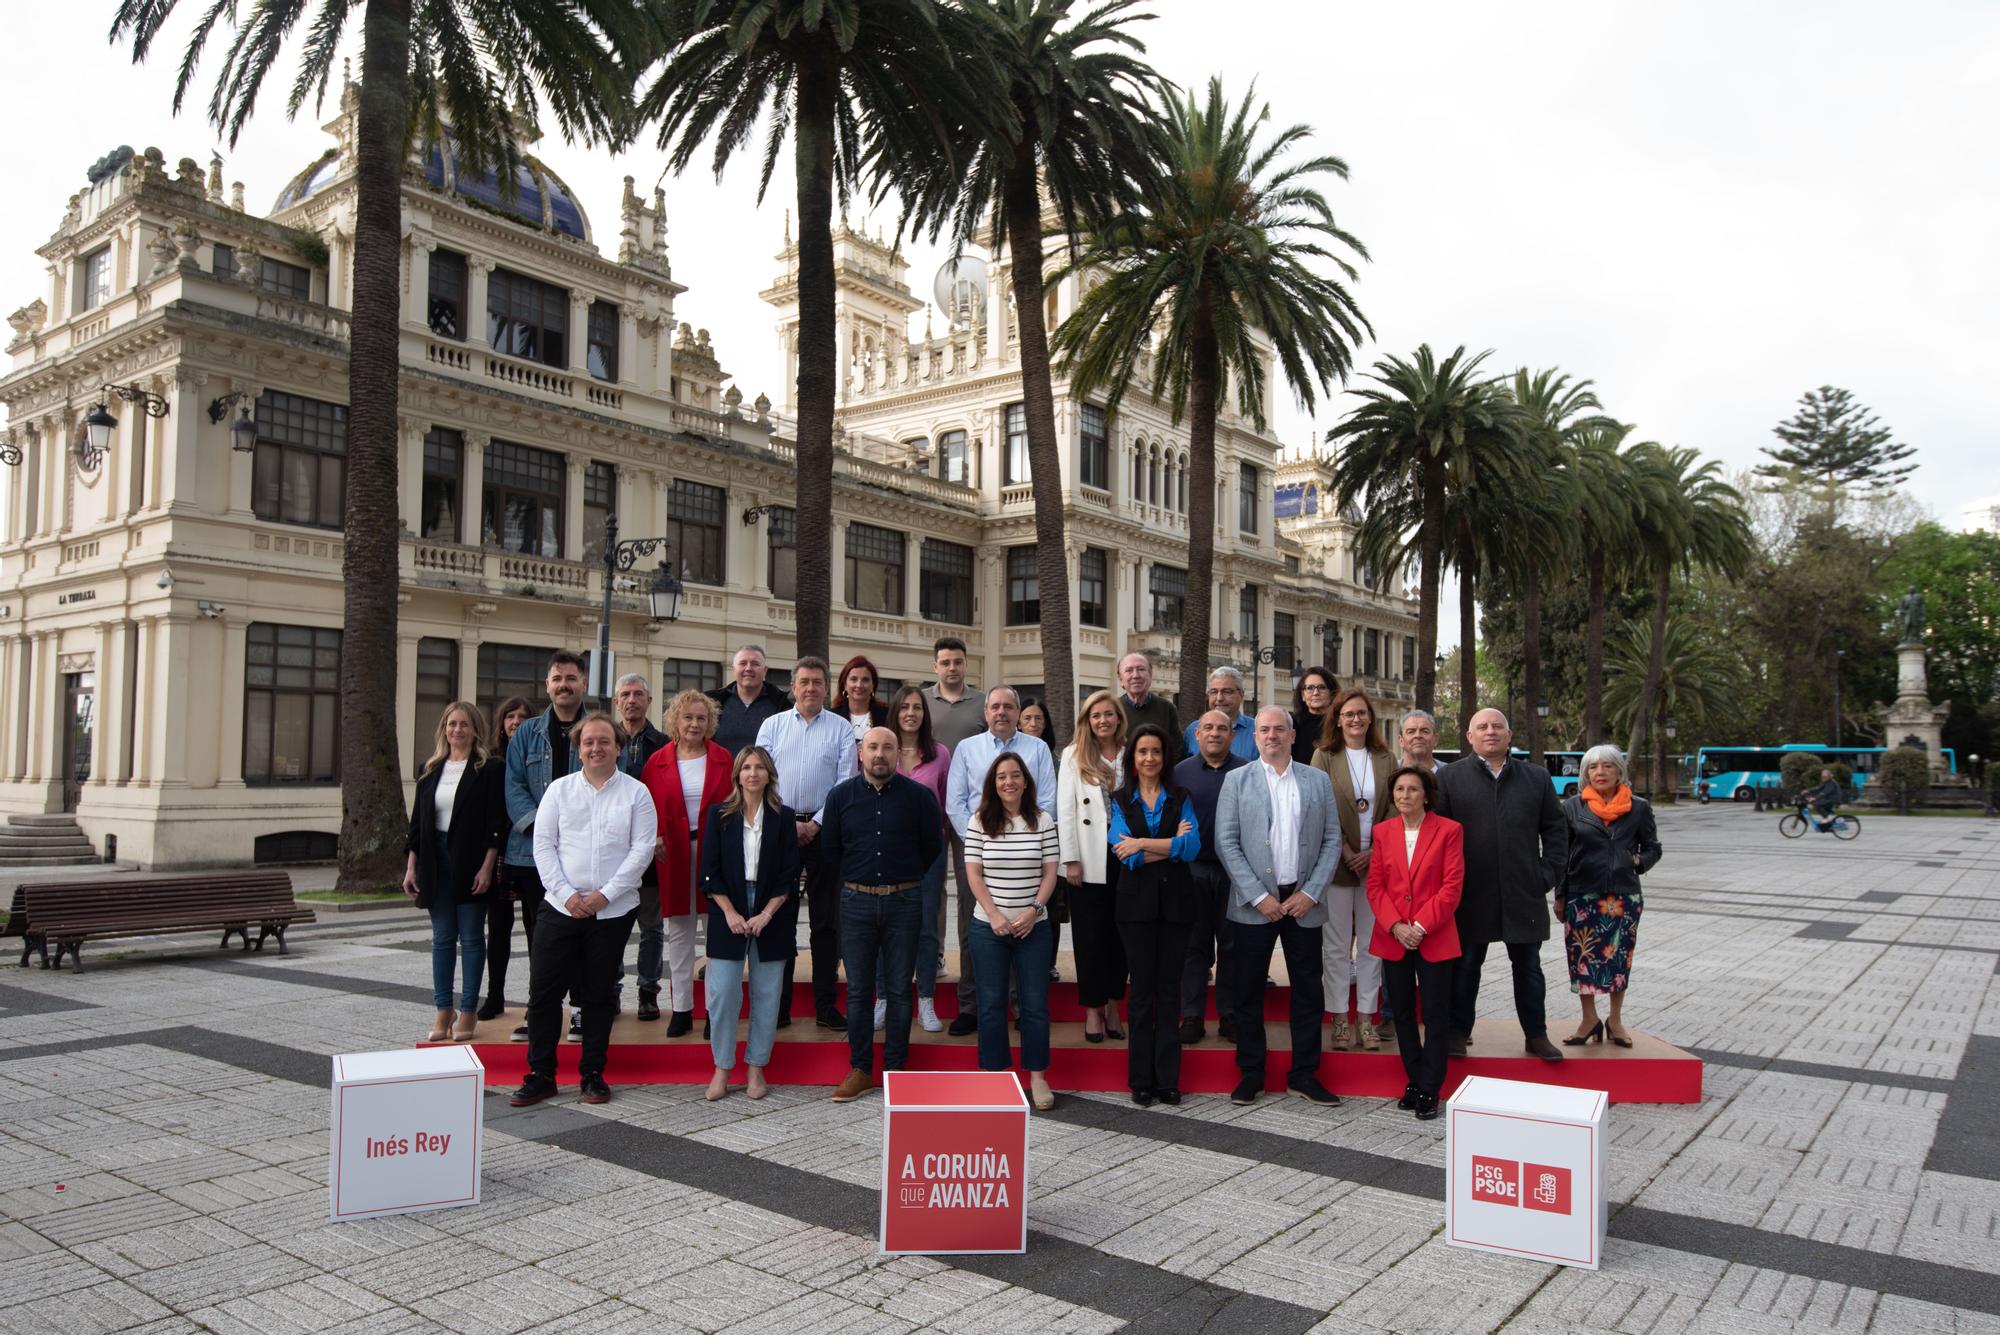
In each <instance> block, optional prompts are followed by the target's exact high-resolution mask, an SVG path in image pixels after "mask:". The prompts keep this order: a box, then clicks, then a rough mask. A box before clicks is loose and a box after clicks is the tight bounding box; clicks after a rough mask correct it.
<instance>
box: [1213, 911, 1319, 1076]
mask: <svg viewBox="0 0 2000 1335" xmlns="http://www.w3.org/2000/svg"><path fill="white" fill-rule="evenodd" d="M1229 930H1230V932H1231V934H1232V937H1233V940H1232V943H1231V948H1230V960H1229V972H1230V979H1229V982H1230V987H1229V1011H1230V1014H1231V1015H1233V1016H1234V1017H1235V1025H1236V1069H1237V1070H1239V1071H1241V1072H1243V1074H1245V1075H1250V1076H1255V1077H1256V1078H1257V1079H1258V1080H1259V1081H1261V1080H1263V1078H1264V1059H1265V1055H1266V1053H1267V1051H1268V1048H1267V1044H1266V1042H1265V1039H1264V978H1265V975H1266V974H1268V973H1269V972H1270V968H1271V948H1272V947H1273V946H1281V947H1283V948H1284V952H1285V972H1286V973H1287V974H1289V975H1290V976H1291V980H1292V994H1291V1008H1290V1011H1289V1012H1288V1018H1289V1019H1290V1021H1291V1028H1292V1065H1291V1070H1290V1071H1289V1073H1288V1074H1289V1075H1290V1077H1291V1078H1292V1079H1299V1078H1301V1077H1304V1076H1309V1075H1311V1076H1317V1075H1318V1074H1319V1056H1320V1034H1319V1018H1320V1012H1321V1011H1323V1010H1325V1009H1326V982H1325V980H1324V978H1323V977H1322V976H1321V974H1320V929H1319V928H1317V927H1301V926H1299V920H1298V919H1297V918H1280V919H1279V920H1278V921H1276V922H1255V923H1241V922H1232V923H1230V924H1229Z"/></svg>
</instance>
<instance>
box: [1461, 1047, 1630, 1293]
mask: <svg viewBox="0 0 2000 1335" xmlns="http://www.w3.org/2000/svg"><path fill="white" fill-rule="evenodd" d="M1609 1102H1610V1100H1609V1098H1608V1096H1607V1095H1605V1094H1604V1093H1603V1092H1602V1091H1601V1090H1594V1089H1569V1088H1566V1087H1563V1086H1560V1085H1536V1084H1529V1083H1526V1082H1524V1081H1520V1080H1496V1079H1494V1078H1492V1077H1491V1076H1477V1075H1475V1076H1468V1077H1467V1078H1466V1079H1465V1081H1464V1083H1463V1084H1461V1085H1459V1087H1458V1092H1457V1093H1455V1094H1453V1095H1452V1096H1451V1101H1450V1102H1449V1103H1448V1104H1446V1105H1445V1240H1446V1241H1447V1242H1449V1243H1451V1245H1453V1246H1454V1247H1472V1248H1476V1249H1478V1250H1480V1251H1488V1252H1500V1253H1502V1254H1504V1255H1507V1256H1524V1257H1527V1258H1529V1259H1531V1260H1536V1261H1554V1262H1557V1263H1559V1264H1562V1265H1573V1266H1580V1267H1583V1268H1585V1269H1589V1270H1595V1269H1597V1268H1598V1265H1599V1261H1600V1258H1601V1257H1602V1255H1603V1252H1604V1227H1605V1222H1606V1218H1607V1208H1608V1202H1607V1200H1606V1197H1605V1186H1604V1112H1605V1108H1606V1106H1607V1105H1608V1103H1609Z"/></svg>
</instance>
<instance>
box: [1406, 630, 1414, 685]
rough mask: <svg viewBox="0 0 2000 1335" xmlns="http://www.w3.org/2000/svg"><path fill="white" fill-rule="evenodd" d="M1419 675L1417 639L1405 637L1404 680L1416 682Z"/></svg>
mask: <svg viewBox="0 0 2000 1335" xmlns="http://www.w3.org/2000/svg"><path fill="white" fill-rule="evenodd" d="M1416 675H1417V637H1416V636H1414V635H1405V636H1404V637H1403V680H1404V681H1414V680H1415V679H1416Z"/></svg>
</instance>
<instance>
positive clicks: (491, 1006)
mask: <svg viewBox="0 0 2000 1335" xmlns="http://www.w3.org/2000/svg"><path fill="white" fill-rule="evenodd" d="M506 1009H507V999H506V998H505V997H488V998H486V1000H485V1001H484V1002H482V1003H480V1006H479V1018H480V1019H482V1020H497V1019H499V1018H500V1014H501V1012H502V1011H504V1010H506Z"/></svg>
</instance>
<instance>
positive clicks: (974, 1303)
mask: <svg viewBox="0 0 2000 1335" xmlns="http://www.w3.org/2000/svg"><path fill="white" fill-rule="evenodd" d="M1661 837H1662V840H1663V842H1664V843H1665V845H1666V849H1667V855H1666V859H1665V861H1664V862H1662V864H1661V865H1660V867H1659V869H1658V870H1657V871H1655V872H1653V873H1652V874H1651V875H1649V876H1648V877H1647V878H1646V887H1645V888H1646V900H1647V902H1646V911H1645V917H1644V921H1643V925H1642V927H1641V929H1640V938H1639V948H1638V954H1637V958H1636V961H1635V968H1634V989H1633V992H1632V997H1631V1009H1630V1010H1629V1011H1628V1019H1629V1021H1630V1022H1631V1023H1633V1024H1634V1025H1635V1026H1636V1027H1639V1028H1644V1029H1646V1030H1649V1031H1651V1032H1653V1033H1656V1034H1658V1035H1659V1036H1661V1037H1663V1038H1665V1039H1668V1040H1669V1041H1671V1042H1674V1043H1677V1044H1679V1045H1681V1046H1682V1047H1685V1048H1689V1049H1691V1050H1693V1051H1695V1052H1697V1053H1699V1054H1700V1055H1701V1056H1702V1057H1703V1058H1704V1059H1705V1060H1706V1061H1707V1063H1708V1065H1707V1072H1706V1079H1705V1098H1704V1099H1703V1101H1702V1102H1701V1103H1700V1104H1698V1105H1679V1106H1643V1105H1631V1104H1621V1105H1616V1106H1614V1107H1613V1108H1612V1109H1611V1111H1610V1114H1609V1125H1610V1127H1611V1128H1612V1134H1611V1140H1610V1148H1609V1152H1608V1157H1609V1166H1610V1179H1611V1182H1610V1185H1611V1197H1612V1207H1611V1224H1610V1239H1609V1241H1608V1243H1607V1245H1606V1248H1605V1260H1604V1269H1603V1270H1602V1271H1601V1272H1597V1273H1591V1272H1586V1271H1581V1270H1568V1269H1564V1268H1562V1267H1557V1266H1549V1265H1541V1264H1535V1263H1531V1262H1528V1261H1523V1260H1517V1259H1512V1258H1506V1257H1500V1256H1493V1255H1486V1254H1480V1253H1475V1252H1469V1251H1464V1250H1460V1249H1456V1248H1452V1247H1448V1246H1446V1245H1445V1243H1444V1241H1443V1239H1442V1224H1443V1204H1442V1199H1443V1183H1444V1175H1443V1167H1442V1164H1443V1150H1444V1123H1443V1121H1442V1120H1440V1121H1437V1122H1432V1123H1429V1124H1421V1123H1417V1122H1415V1121H1413V1120H1412V1119H1411V1118H1410V1117H1409V1115H1408V1114H1406V1113H1399V1112H1398V1111H1397V1110H1396V1109H1395V1107H1394V1105H1393V1103H1392V1102H1390V1101H1386V1100H1379V1099H1350V1100H1348V1101H1347V1102H1346V1103H1344V1104H1343V1105H1342V1106H1341V1107H1339V1108H1336V1109H1331V1110H1322V1109H1318V1108H1313V1107H1310V1106H1309V1105H1307V1104H1305V1103H1304V1102H1303V1101H1301V1100H1297V1099H1283V1098H1277V1097H1267V1098H1265V1099H1263V1100H1260V1101H1259V1103H1258V1104H1257V1105H1255V1106H1253V1107H1251V1108H1235V1107H1232V1106H1231V1105H1230V1103H1229V1102H1228V1100H1227V1098H1226V1097H1223V1096H1220V1095H1199V1096H1190V1097H1189V1098H1188V1099H1187V1101H1186V1103H1185V1104H1184V1105H1183V1106H1182V1107H1180V1108H1179V1109H1167V1108H1162V1107H1155V1108H1151V1109H1146V1110H1141V1109H1138V1108H1134V1107H1132V1106H1131V1105H1130V1104H1129V1103H1127V1102H1125V1101H1124V1100H1123V1099H1122V1098H1120V1097H1117V1096H1112V1095H1089V1096H1082V1095H1071V1096H1065V1097H1064V1098H1062V1099H1061V1101H1060V1102H1059V1104H1058V1106H1057V1108H1056V1110H1055V1111H1054V1112H1052V1113H1048V1114H1038V1115H1036V1116H1035V1118H1034V1125H1033V1134H1032V1156H1031V1158H1032V1170H1031V1179H1030V1185H1031V1188H1032V1192H1031V1196H1030V1204H1029V1228H1030V1234H1029V1244H1028V1251H1027V1254H1026V1255H1025V1256H1012V1257H994V1258H977V1257H962V1258H955V1259H954V1260H952V1261H951V1262H950V1263H946V1262H944V1261H933V1260H927V1259H917V1258H901V1259H895V1260H884V1259H882V1258H880V1257H878V1256H877V1255H876V1253H875V1245H874V1241H873V1235H874V1229H875V1224H876V1190H875V1184H876V1182H877V1181H878V1173H879V1162H878V1161H879V1157H880V1154H881V1144H882V1131H881V1115H882V1114H881V1104H880V1102H879V1098H877V1097H873V1096H871V1097H869V1098H866V1099H863V1100H862V1101H860V1102H858V1103H854V1104H850V1105H845V1106H835V1105H833V1104H831V1103H829V1102H827V1100H826V1094H827V1090H825V1089H824V1088H784V1087H779V1088H776V1089H774V1090H773V1092H772V1095H771V1097H770V1098H768V1099H766V1100H764V1101H763V1102H761V1103H752V1102H750V1101H749V1100H748V1099H746V1098H744V1097H743V1096H742V1094H741V1092H740V1090H738V1091H736V1092H734V1093H732V1095H731V1096H730V1097H729V1098H728V1099H725V1100H724V1101H722V1102H720V1103H714V1104H711V1103H707V1102H704V1101H703V1099H702V1090H701V1087H700V1086H698V1085H690V1086H651V1087H643V1088H631V1087H623V1088H616V1095H617V1096H616V1098H615V1099H614V1100H613V1101H612V1102H611V1103H610V1104H609V1105H607V1106H604V1107H601V1108H586V1107H584V1106H582V1105H580V1104H577V1103H575V1102H574V1101H573V1091H571V1092H567V1093H566V1094H565V1096H564V1098H563V1099H562V1100H561V1101H559V1102H557V1103H554V1104H550V1105H544V1106H543V1107H540V1108H536V1109H531V1110H527V1111H525V1112H516V1111H514V1110H511V1109H509V1108H508V1107H507V1106H506V1101H505V1098H504V1097H502V1096H496V1095H489V1096H488V1101H487V1110H486V1117H487V1128H488V1139H487V1152H486V1160H485V1186H484V1192H485V1199H484V1201H483V1202H482V1203H481V1204H480V1205H478V1206H476V1207H473V1208H468V1209H460V1210H448V1211H439V1212H434V1213H429V1214H419V1215H409V1216H401V1217H395V1218H387V1219H379V1220H372V1221H364V1222H349V1223H340V1224H333V1223H329V1222H328V1220H327V1197H326V1190H325V1185H326V1176H327V1144H326V1141H327V1110H328V1101H327V1092H326V1091H327V1082H328V1067H329V1064H328V1061H327V1056H328V1055H329V1054H332V1053H336V1052H353V1051H362V1050H369V1049H377V1048H385V1047H400V1046H405V1045H407V1044H409V1043H410V1042H411V1041H412V1040H413V1039H414V1038H416V1037H417V1035H418V1034H419V1033H420V1032H421V1030H422V1028H423V1025H424V1024H425V1022H426V1021H427V1020H428V1018H429V1013H430V989H429V985H428V970H429V962H428V959H427V954H426V952H427V951H428V935H427V928H426V926H425V924H424V922H423V920H422V919H421V918H420V917H419V915H417V914H416V913H415V912H413V911H397V912H389V913H367V914H343V915H338V916H337V917H336V916H335V915H325V916H326V917H327V918H328V919H329V921H328V922H326V923H324V924H322V925H321V926H319V927H316V928H313V929H305V930H301V931H298V932H296V933H294V934H293V937H292V941H293V953H292V955H291V956H290V957H288V958H277V957H275V956H274V955H272V954H270V953H268V952H267V953H266V954H264V955H256V956H247V957H245V956H239V955H236V954H227V955H225V954H220V953H217V952H214V951H211V950H206V949H204V948H203V946H202V942H201V941H200V939H199V938H191V937H190V938H172V939H165V940H155V941H143V942H134V943H129V944H128V945H126V947H125V949H123V950H117V949H113V948H109V947H100V948H98V949H96V950H95V951H92V950H90V949H86V952H85V963H86V971H85V972H84V973H83V974H81V975H72V974H69V973H51V972H45V971H43V970H41V969H23V970H15V969H12V968H11V967H10V968H8V969H7V971H6V972H5V973H0V1329H5V1330H9V1331H14V1330H19V1331H36V1332H54V1331H79V1332H98V1331H124V1330H131V1331H145V1332H160V1333H162V1335H164V1333H165V1332H172V1331H194V1330H214V1331H232V1332H234V1331H244V1332H260V1333H262V1332H273V1333H275V1332H288V1331H341V1332H364V1331H366V1332H392V1331H416V1330H433V1329H441V1330H453V1331H466V1332H475V1331H518V1330H532V1331H552V1330H569V1329H576V1330H582V1331H589V1332H592V1335H613V1333H614V1332H619V1331H625V1330H632V1331H646V1332H676V1331H697V1330H698V1331H717V1330H731V1331H735V1330H744V1331H760V1332H783V1333H784V1335H805V1332H810V1331H843V1332H844V1331H857V1332H859V1331H907V1330H940V1331H976V1332H980V1335H1008V1333H1011V1332H1029V1331H1063V1332H1078V1333H1079V1335H1081V1333H1083V1332H1099V1331H1103V1332H1109V1331H1117V1330H1131V1331H1174V1332H1184V1331H1198V1330H1216V1331H1227V1332H1230V1335H1252V1333H1253V1332H1274V1333H1275V1332H1298V1331H1308V1330H1318V1331H1376V1330H1391V1331H1433V1330H1435V1331H1475V1330H1499V1329H1505V1330H1509V1331H1583V1330H1591V1331H1632V1332H1667V1331H1681V1330H1712V1331H1718V1332H1731V1333H1732V1335H1742V1333H1745V1332H1764V1331H1784V1330H1837V1331H1868V1330H1873V1331H1912V1332H1946V1331H1994V1332H2000V1115H1996V1111H1995V1109H1996V1105H2000V986H1996V985H1995V982H1994V976H1995V965H1996V961H2000V826H1996V825H1995V824H1994V823H1993V822H1988V821H1983V820H1969V819H1906V820H1897V819H1893V818H1888V817H1879V818H1878V817H1875V816H1872V815H1871V816H1869V817H1868V818H1867V828H1866V830H1865V832H1864V833H1863V834H1862V836H1861V838H1860V839H1859V840H1858V841H1856V842H1854V843H1851V844H1838V843H1835V842H1834V841H1833V840H1831V839H1825V840H1820V839H1814V838H1808V839H1806V840H1803V841H1799V842H1789V841H1785V840H1783V839H1781V838H1780V837H1779V836H1778V833H1777V829H1776V818H1775V817H1774V816H1772V815H1758V814H1756V813H1753V812H1751V811H1749V810H1747V809H1744V808H1740V807H1735V808H1732V807H1721V806H1716V807H1708V808H1699V809H1697V808H1689V807H1683V808H1681V809H1679V810H1674V811H1668V812H1665V813H1663V814H1662V817H1661ZM113 956H116V958H113ZM1543 959H1544V964H1545V967H1546V968H1547V969H1548V971H1549V974H1550V976H1551V978H1552V979H1559V978H1560V977H1561V972H1562V964H1561V943H1560V941H1559V940H1557V941H1553V942H1551V943H1550V945H1549V947H1548V949H1547V950H1546V951H1545V952H1544V956H1543ZM9 963H10V965H11V956H10V959H9ZM1486 982H1487V986H1486V989H1485V993H1484V995H1483V996H1482V998H1481V1013H1482V1014H1498V1013H1504V1012H1505V1011H1506V1010H1507V1009H1508V1007H1509V1001H1508V997H1509V995H1510V993H1509V991H1508V982H1507V977H1506V969H1505V967H1504V964H1503V965H1501V966H1500V967H1497V968H1496V967H1493V965H1492V964H1489V967H1488V969H1487V975H1486ZM525 985H526V971H525V964H524V963H522V962H520V961H519V958H518V956H517V963H516V965H515V978H514V990H515V991H516V993H517V997H516V999H517V1000H518V994H521V993H524V992H525ZM1550 1001H1551V1017H1552V1023H1553V1024H1554V1025H1555V1026H1556V1027H1557V1028H1558V1029H1560V1030H1563V1031H1566V1030H1567V1028H1568V1025H1569V1020H1570V1019H1571V1018H1573V1017H1574V1015H1575V1010H1574V1007H1573V1005H1572V1004H1571V1003H1570V1001H1569V999H1568V995H1567V992H1566V990H1562V989H1561V988H1560V984H1559V983H1554V984H1552V986H1551V992H1550ZM610 1076H611V1079H612V1080H613V1082H614V1087H615V1086H616V1080H617V1069H616V1065H615V1062H614V1065H613V1068H612V1070H611V1072H610Z"/></svg>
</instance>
